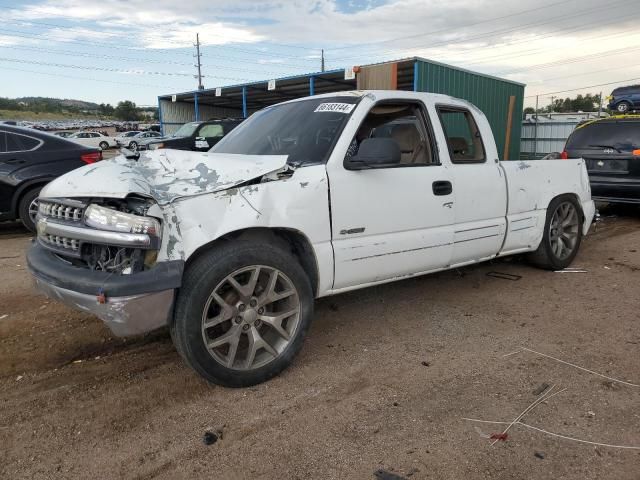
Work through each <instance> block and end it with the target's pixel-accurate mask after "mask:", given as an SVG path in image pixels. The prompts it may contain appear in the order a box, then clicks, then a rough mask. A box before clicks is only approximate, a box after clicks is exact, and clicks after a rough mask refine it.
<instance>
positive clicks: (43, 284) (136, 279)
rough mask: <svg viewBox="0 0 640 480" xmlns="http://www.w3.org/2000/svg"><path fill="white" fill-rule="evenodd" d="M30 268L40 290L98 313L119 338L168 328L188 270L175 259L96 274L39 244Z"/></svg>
mask: <svg viewBox="0 0 640 480" xmlns="http://www.w3.org/2000/svg"><path fill="white" fill-rule="evenodd" d="M27 265H28V267H29V270H30V271H31V273H32V274H33V277H34V283H35V286H36V288H37V289H38V290H40V291H41V292H42V293H44V294H45V295H46V296H48V297H49V298H51V299H53V300H57V301H60V302H62V303H64V304H66V305H68V306H70V307H72V308H75V309H78V310H82V311H85V312H90V313H92V314H94V315H96V316H97V317H98V318H100V319H101V320H102V321H104V323H105V324H106V325H107V326H108V327H109V328H110V329H111V331H112V332H113V333H114V334H115V335H117V336H120V337H125V336H130V335H138V334H141V333H145V332H149V331H151V330H155V329H156V328H160V327H162V326H165V325H167V324H168V322H169V321H170V319H171V315H172V314H173V302H174V297H175V292H176V289H177V288H179V287H180V285H181V282H182V272H183V270H184V262H183V261H170V262H160V263H158V264H157V265H156V266H154V267H153V268H152V269H150V270H145V271H143V272H139V273H135V274H131V275H116V274H110V273H106V272H98V271H91V270H88V269H86V268H80V267H75V266H73V265H70V264H68V263H66V262H64V261H62V260H61V259H60V258H59V257H57V256H56V255H55V254H54V253H53V252H51V251H49V250H47V249H45V248H44V247H43V246H42V245H39V244H38V243H37V242H34V244H33V245H32V246H31V248H30V249H29V251H28V252H27ZM101 295H104V297H101ZM100 297H101V298H100Z"/></svg>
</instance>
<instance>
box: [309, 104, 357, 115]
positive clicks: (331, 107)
mask: <svg viewBox="0 0 640 480" xmlns="http://www.w3.org/2000/svg"><path fill="white" fill-rule="evenodd" d="M353 107H355V105H354V104H353V103H321V104H320V105H318V106H317V107H316V109H315V110H314V112H338V113H351V110H353Z"/></svg>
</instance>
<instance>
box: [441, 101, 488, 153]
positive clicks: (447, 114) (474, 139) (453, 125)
mask: <svg viewBox="0 0 640 480" xmlns="http://www.w3.org/2000/svg"><path fill="white" fill-rule="evenodd" d="M436 108H437V111H438V116H439V117H440V123H441V125H442V130H443V131H444V135H445V138H446V139H447V147H448V149H449V156H450V158H451V163H461V164H464V163H484V162H486V160H487V156H486V152H485V149H484V144H483V142H482V135H481V134H480V130H479V129H478V125H477V124H476V121H475V119H474V118H473V115H472V114H471V112H470V111H469V110H467V109H465V108H459V107H450V106H445V105H439V106H437V107H436Z"/></svg>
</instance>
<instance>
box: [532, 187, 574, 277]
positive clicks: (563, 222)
mask: <svg viewBox="0 0 640 480" xmlns="http://www.w3.org/2000/svg"><path fill="white" fill-rule="evenodd" d="M583 219H584V214H583V213H582V209H581V208H580V205H579V203H578V202H577V201H576V200H575V198H574V197H573V196H571V195H561V196H559V197H556V198H554V199H553V200H552V201H551V203H550V204H549V208H547V218H546V221H545V224H544V234H543V236H542V241H541V242H540V245H539V246H538V249H537V250H536V251H535V252H533V253H531V254H529V260H530V261H531V263H533V264H534V265H536V266H538V267H540V268H544V269H546V270H562V269H563V268H567V267H568V266H569V265H571V262H573V259H574V258H575V257H576V255H577V254H578V250H579V249H580V244H581V243H582V224H583Z"/></svg>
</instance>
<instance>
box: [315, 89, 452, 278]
mask: <svg viewBox="0 0 640 480" xmlns="http://www.w3.org/2000/svg"><path fill="white" fill-rule="evenodd" d="M361 108H363V106H361ZM345 135H346V131H345ZM375 137H387V138H391V139H392V140H393V141H395V142H396V143H397V145H398V147H399V149H400V152H401V158H400V162H399V163H397V164H395V165H384V166H382V165H381V166H376V167H373V168H369V169H364V170H347V169H346V168H345V167H344V162H343V161H339V160H338V161H333V160H334V159H335V158H334V157H333V156H332V161H331V162H329V163H328V164H327V172H328V176H329V184H330V192H331V199H330V201H331V220H332V227H331V228H332V242H333V248H334V258H335V276H334V285H333V288H334V290H341V289H349V288H352V287H356V286H362V285H366V284H372V283H377V282H383V281H390V280H394V279H398V278H402V277H408V276H412V275H415V274H419V273H426V272H429V271H434V270H439V269H442V268H445V267H447V266H448V264H449V261H450V259H451V255H452V250H453V223H454V209H453V193H452V190H451V188H452V187H451V185H452V183H451V182H452V175H451V172H450V169H448V168H447V166H445V165H442V164H441V163H440V162H439V159H438V153H437V148H436V146H435V142H434V139H433V133H432V129H431V123H430V120H429V116H428V113H427V110H426V108H425V107H424V105H423V104H422V103H420V102H397V101H394V102H379V103H376V104H374V105H373V106H372V108H370V109H369V110H368V113H367V114H366V115H365V116H364V118H362V119H361V122H360V124H359V128H358V130H357V133H356V135H355V137H354V138H353V140H352V141H351V143H350V144H348V147H345V146H344V144H342V145H341V147H342V152H341V153H340V154H346V155H351V154H353V153H354V151H355V150H357V145H356V144H358V143H361V142H362V140H364V139H365V138H375ZM336 150H337V149H336ZM336 153H337V152H336ZM356 155H357V153H356Z"/></svg>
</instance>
